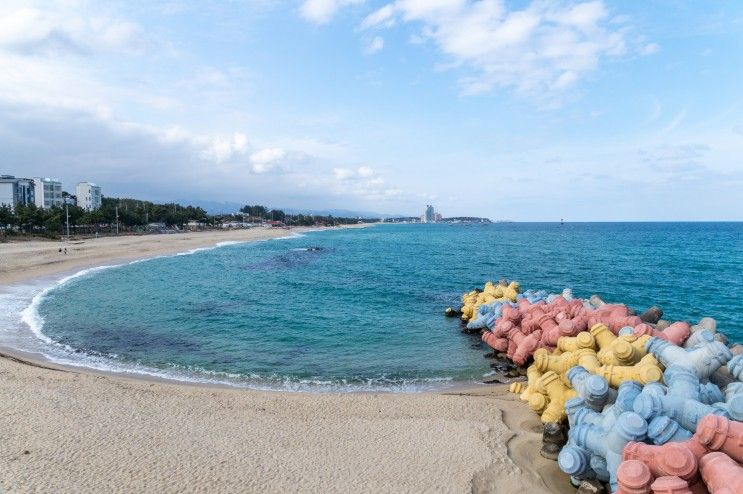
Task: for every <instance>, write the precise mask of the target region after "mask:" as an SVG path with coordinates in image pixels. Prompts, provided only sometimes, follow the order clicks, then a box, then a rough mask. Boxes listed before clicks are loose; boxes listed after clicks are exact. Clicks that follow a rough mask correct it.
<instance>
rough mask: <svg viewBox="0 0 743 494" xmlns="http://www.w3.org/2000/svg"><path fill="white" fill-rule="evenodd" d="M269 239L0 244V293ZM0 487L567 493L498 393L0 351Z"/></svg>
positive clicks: (522, 410) (521, 419)
mask: <svg viewBox="0 0 743 494" xmlns="http://www.w3.org/2000/svg"><path fill="white" fill-rule="evenodd" d="M282 234H283V235H285V234H286V232H285V231H283V232H276V231H271V230H260V231H255V230H254V231H247V232H246V231H240V232H224V233H223V232H216V233H205V234H202V233H199V234H184V235H160V236H146V237H124V238H106V239H96V240H90V241H86V242H85V243H83V244H79V245H76V246H72V247H73V248H72V250H70V246H69V245H68V251H69V252H70V253H69V254H68V256H67V257H62V258H60V256H59V253H58V252H57V251H56V249H57V248H58V246H59V243H58V242H57V243H51V242H42V241H34V242H23V243H18V244H4V245H0V259H2V261H0V262H1V263H2V264H0V285H2V284H7V283H10V282H17V281H21V280H27V279H30V278H33V277H38V276H47V275H52V274H59V273H63V272H69V271H73V270H76V269H81V268H85V267H90V266H92V265H97V264H101V263H107V262H112V261H117V260H124V259H132V258H135V257H145V256H151V255H157V254H163V253H168V252H175V251H182V250H187V249H191V248H195V247H201V246H207V245H212V244H214V243H215V242H221V241H227V240H247V239H250V238H253V239H257V238H262V237H263V236H265V235H282ZM0 357H1V358H0V492H55V493H57V492H75V493H78V492H344V493H345V492H395V493H397V492H499V493H500V492H503V493H507V492H517V491H523V492H529V493H532V492H534V493H543V492H571V491H573V492H574V490H572V489H571V488H570V486H569V482H568V480H567V477H566V476H564V475H562V474H560V473H559V471H558V470H557V467H556V464H555V462H551V461H547V460H544V459H542V458H541V457H540V456H539V454H538V450H539V446H540V441H541V433H540V432H538V430H539V421H538V418H537V416H536V415H535V414H533V413H532V412H531V411H530V410H529V409H528V408H526V407H525V406H524V405H523V404H521V403H519V402H518V400H517V399H516V397H515V396H514V395H511V394H509V393H508V392H507V390H506V388H505V387H504V386H493V387H487V388H486V387H482V388H477V389H474V390H465V391H454V392H452V391H450V392H441V393H421V394H308V393H284V392H260V391H250V390H239V389H224V388H216V387H206V386H192V385H184V384H177V383H169V382H152V381H147V380H134V379H129V378H125V377H120V376H114V375H101V374H96V373H92V372H86V371H82V370H80V369H69V368H62V367H59V366H55V365H52V364H48V363H44V362H34V361H33V360H30V359H27V358H23V359H18V358H16V357H14V356H12V355H10V354H3V355H0Z"/></svg>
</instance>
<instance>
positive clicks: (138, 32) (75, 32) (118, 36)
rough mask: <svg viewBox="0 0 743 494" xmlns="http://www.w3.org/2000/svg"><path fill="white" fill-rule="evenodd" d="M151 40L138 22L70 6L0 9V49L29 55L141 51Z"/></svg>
mask: <svg viewBox="0 0 743 494" xmlns="http://www.w3.org/2000/svg"><path fill="white" fill-rule="evenodd" d="M149 44H150V41H149V40H148V38H147V37H146V36H145V34H144V32H143V30H142V29H141V27H140V26H139V25H138V24H135V23H133V22H129V21H124V20H120V19H114V18H110V17H107V16H96V15H93V16H87V15H82V14H80V13H76V12H73V11H72V9H63V8H59V9H54V8H47V9H43V10H42V9H37V8H29V7H22V8H18V9H11V10H5V11H3V12H0V49H4V50H8V51H14V52H17V53H24V54H31V55H60V54H76V55H81V54H87V53H93V52H97V51H106V50H109V51H119V52H141V51H143V50H144V49H146V48H147V47H148V46H149Z"/></svg>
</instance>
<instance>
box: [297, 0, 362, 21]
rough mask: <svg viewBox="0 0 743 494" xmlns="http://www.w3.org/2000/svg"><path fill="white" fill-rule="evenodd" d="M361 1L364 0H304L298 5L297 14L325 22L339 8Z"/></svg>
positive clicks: (310, 19)
mask: <svg viewBox="0 0 743 494" xmlns="http://www.w3.org/2000/svg"><path fill="white" fill-rule="evenodd" d="M363 2H364V0H304V2H303V3H302V5H301V6H300V7H299V14H300V15H301V16H302V17H303V18H304V19H306V20H308V21H310V22H314V23H315V24H325V23H326V22H329V21H330V20H331V19H332V18H333V16H334V15H335V14H336V12H338V10H340V9H341V8H343V7H346V6H349V5H358V4H361V3H363Z"/></svg>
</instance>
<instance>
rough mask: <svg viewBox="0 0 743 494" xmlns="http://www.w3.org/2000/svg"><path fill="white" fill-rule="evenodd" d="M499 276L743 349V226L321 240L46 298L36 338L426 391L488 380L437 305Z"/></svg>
mask: <svg viewBox="0 0 743 494" xmlns="http://www.w3.org/2000/svg"><path fill="white" fill-rule="evenodd" d="M308 247H320V250H306V249H307V248H308ZM499 278H509V279H517V280H519V281H520V282H521V284H522V287H526V288H544V289H548V290H551V291H559V290H562V289H563V288H564V287H571V288H573V290H574V292H575V294H576V296H580V297H588V296H590V295H591V294H592V293H599V294H601V295H602V296H603V297H604V298H605V299H606V300H610V301H621V302H625V303H627V304H629V305H631V306H633V307H635V308H638V309H644V308H645V307H647V306H649V305H652V304H657V305H660V306H661V307H663V309H664V310H665V311H666V316H667V317H668V318H672V319H689V320H697V319H698V318H700V317H702V316H712V317H714V318H716V319H717V320H718V323H719V328H720V329H721V330H723V331H724V332H726V333H727V334H728V335H729V336H730V337H731V338H732V339H734V340H738V341H742V340H743V299H742V298H741V295H742V294H743V224H742V223H627V224H617V223H613V224H608V223H604V224H602V223H596V224H588V223H584V224H565V225H562V226H561V225H558V224H524V223H501V224H494V225H490V226H474V225H473V226H448V225H381V226H377V227H374V228H368V229H361V230H338V231H327V232H315V233H310V234H307V235H304V236H300V237H295V238H290V239H284V240H275V241H267V242H257V243H250V244H238V245H230V246H225V247H222V248H218V249H213V250H205V251H201V252H197V253H194V254H193V255H186V256H173V257H164V258H158V259H152V260H148V261H146V262H139V263H134V264H129V265H125V266H121V267H117V268H114V269H106V270H101V271H97V272H94V273H90V274H88V275H84V276H80V277H77V278H75V279H72V280H70V281H68V282H66V283H64V284H62V285H61V286H59V287H57V288H55V289H53V290H50V291H49V292H48V293H47V294H46V295H45V296H44V297H43V298H41V299H40V301H39V302H38V307H37V309H38V313H39V315H40V316H41V318H43V326H39V327H38V328H36V329H38V330H40V331H41V333H43V335H44V336H46V337H48V338H50V339H51V340H53V341H54V342H57V343H59V344H60V345H61V346H60V345H56V344H54V345H50V346H53V347H55V348H56V350H54V351H55V352H57V353H65V355H66V356H65V358H66V359H68V360H69V359H77V360H79V361H81V362H84V361H85V359H89V360H90V361H95V362H97V363H98V364H99V365H100V363H101V362H104V363H105V362H108V363H110V364H111V366H112V367H115V368H118V369H122V368H129V369H138V370H141V371H145V372H149V373H158V374H161V375H171V376H177V377H178V378H181V379H195V380H217V381H220V382H229V383H232V384H236V385H248V386H255V387H269V388H290V389H316V390H331V389H332V390H361V389H378V390H383V389H387V390H411V389H423V388H427V387H431V386H434V387H436V386H441V385H443V384H444V383H450V382H461V381H473V380H476V379H478V378H479V377H480V376H482V375H483V374H485V373H487V372H488V370H489V369H488V361H487V360H485V359H484V358H483V353H484V352H485V348H484V347H482V346H481V345H480V344H479V343H478V339H477V338H473V337H470V336H467V335H464V334H461V333H460V332H459V323H458V321H456V320H451V319H446V318H444V317H443V316H442V312H443V309H444V308H445V307H446V306H448V305H457V303H458V299H459V295H460V294H461V293H462V292H464V291H468V290H470V289H472V288H473V287H475V286H482V284H483V283H484V281H486V280H488V279H491V280H497V279H499ZM63 348H64V349H63ZM50 352H51V350H50Z"/></svg>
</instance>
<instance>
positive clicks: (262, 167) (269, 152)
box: [250, 148, 286, 173]
mask: <svg viewBox="0 0 743 494" xmlns="http://www.w3.org/2000/svg"><path fill="white" fill-rule="evenodd" d="M285 156H286V151H284V150H283V149H281V148H266V149H262V150H260V151H257V152H255V153H253V154H251V155H250V164H251V167H252V170H253V172H254V173H266V172H269V171H271V170H272V169H273V168H274V167H275V166H276V165H277V163H278V162H279V161H281V160H282V159H284V157H285Z"/></svg>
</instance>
